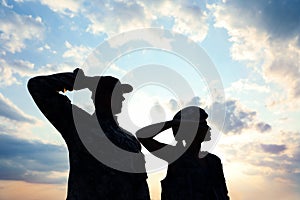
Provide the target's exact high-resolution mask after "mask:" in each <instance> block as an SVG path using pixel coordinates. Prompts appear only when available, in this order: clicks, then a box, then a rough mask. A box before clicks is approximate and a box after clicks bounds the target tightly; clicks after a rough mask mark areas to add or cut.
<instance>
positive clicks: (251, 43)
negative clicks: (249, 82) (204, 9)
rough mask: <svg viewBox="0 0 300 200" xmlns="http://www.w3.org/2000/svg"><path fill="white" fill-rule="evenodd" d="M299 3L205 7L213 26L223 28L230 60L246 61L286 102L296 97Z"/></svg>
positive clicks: (299, 67) (299, 94)
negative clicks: (272, 84) (230, 44)
mask: <svg viewBox="0 0 300 200" xmlns="http://www.w3.org/2000/svg"><path fill="white" fill-rule="evenodd" d="M299 6H300V5H299V1H295V0H292V1H259V0H255V1H247V2H246V1H237V0H230V1H226V3H220V4H215V5H213V6H209V7H210V9H211V11H212V12H213V15H214V16H215V26H216V27H219V28H224V29H226V31H227V33H228V35H229V37H230V38H229V41H230V42H232V46H231V50H230V51H231V57H232V58H233V59H235V60H238V61H243V62H246V63H247V65H248V66H249V67H252V68H253V69H254V70H255V71H257V72H259V73H260V74H261V76H262V77H263V78H264V80H265V81H266V82H274V83H276V84H277V85H278V86H279V87H281V90H282V89H284V92H281V91H280V93H281V95H285V101H284V102H283V101H282V99H276V100H275V101H277V103H278V104H279V103H285V104H287V102H289V105H291V104H292V105H296V103H292V102H295V101H298V100H299V99H300V98H299V97H300V91H299V90H300V89H299V88H300V87H299V83H300V61H299V56H300V45H299V38H300V35H299V32H300V31H299V30H300V14H299V12H298V10H299Z"/></svg>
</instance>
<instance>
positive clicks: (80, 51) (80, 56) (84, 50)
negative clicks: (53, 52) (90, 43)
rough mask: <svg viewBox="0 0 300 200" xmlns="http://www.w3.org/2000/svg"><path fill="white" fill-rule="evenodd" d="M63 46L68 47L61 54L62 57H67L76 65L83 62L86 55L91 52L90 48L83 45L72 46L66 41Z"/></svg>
mask: <svg viewBox="0 0 300 200" xmlns="http://www.w3.org/2000/svg"><path fill="white" fill-rule="evenodd" d="M65 46H66V47H67V48H68V50H67V51H65V52H64V53H63V55H62V57H63V58H69V59H71V60H72V62H73V63H74V64H76V65H77V66H78V65H80V63H83V62H84V61H85V59H86V58H87V56H88V55H89V54H90V53H91V51H92V49H91V48H89V47H86V46H83V45H79V46H74V45H72V44H71V43H69V42H68V41H66V42H65Z"/></svg>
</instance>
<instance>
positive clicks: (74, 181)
mask: <svg viewBox="0 0 300 200" xmlns="http://www.w3.org/2000/svg"><path fill="white" fill-rule="evenodd" d="M99 78H100V77H88V76H85V75H84V73H83V71H82V70H79V69H76V70H74V72H66V73H58V74H53V75H49V76H37V77H34V78H31V79H30V80H29V82H28V90H29V92H30V94H31V96H32V97H33V99H34V101H35V103H36V104H37V106H38V107H39V109H40V110H41V112H42V113H43V114H44V115H45V117H46V118H47V119H48V120H49V121H50V122H51V123H52V125H53V126H54V127H55V128H56V129H57V130H58V131H59V132H60V134H61V135H62V137H63V139H64V140H65V142H66V144H67V147H68V150H69V163H70V172H69V180H68V192H67V199H68V200H99V199H107V200H111V199H112V200H114V199H118V200H120V199H124V200H127V199H133V200H149V199H150V196H149V191H148V185H147V182H146V179H147V174H146V173H145V171H144V173H131V172H123V171H120V170H118V169H114V168H112V167H110V166H107V165H106V164H105V163H102V161H101V160H98V159H97V158H96V157H94V155H93V154H91V152H90V151H89V149H87V147H86V146H85V144H84V143H83V141H82V136H84V138H86V140H87V141H88V145H91V146H92V147H93V148H95V149H96V151H97V152H98V153H99V154H101V155H105V156H106V158H107V159H110V161H111V162H114V163H117V165H118V166H123V165H124V166H125V165H126V166H132V167H133V168H135V167H140V168H141V166H143V167H145V160H144V156H143V154H142V153H141V145H140V143H139V142H138V140H137V139H136V138H135V137H134V136H133V135H132V134H131V133H129V132H127V131H126V130H124V129H122V128H121V127H120V126H119V124H118V122H117V117H116V115H117V114H118V113H120V112H121V108H122V102H123V101H124V97H123V94H124V93H128V92H131V91H132V87H131V86H130V85H128V84H121V82H120V81H119V80H118V79H116V78H114V77H111V76H103V77H101V78H100V80H99ZM75 79H77V80H78V79H79V84H77V85H76V84H75ZM98 81H99V83H98ZM97 83H98V87H96V86H97ZM93 87H94V89H91V88H93ZM84 88H88V89H90V90H91V91H92V99H93V102H94V106H95V113H94V114H93V115H90V114H89V113H87V112H86V111H84V110H82V109H81V108H79V107H77V106H76V105H73V104H71V101H70V100H69V98H68V97H67V96H65V95H63V94H61V93H59V92H64V91H66V90H68V91H72V90H81V89H84ZM95 88H96V89H95ZM113 94H114V98H112V97H113ZM73 114H76V116H77V120H74V115H73ZM99 125H100V126H99ZM98 126H99V127H101V129H100V128H99V127H98ZM79 133H80V134H81V137H80V134H79ZM105 138H108V139H109V140H107V141H109V142H111V143H113V144H114V145H116V146H117V147H118V148H120V149H123V150H124V151H127V152H131V153H132V154H133V155H134V158H135V160H133V159H132V157H122V159H120V157H118V155H116V153H114V151H113V150H111V149H108V148H104V147H105V146H107V145H108V144H109V143H108V142H106V140H105ZM137 165H138V166H137Z"/></svg>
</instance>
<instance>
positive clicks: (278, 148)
mask: <svg viewBox="0 0 300 200" xmlns="http://www.w3.org/2000/svg"><path fill="white" fill-rule="evenodd" d="M261 148H262V149H263V150H264V152H266V153H272V154H279V153H281V152H284V151H285V150H286V149H287V147H286V145H284V144H281V145H279V144H261Z"/></svg>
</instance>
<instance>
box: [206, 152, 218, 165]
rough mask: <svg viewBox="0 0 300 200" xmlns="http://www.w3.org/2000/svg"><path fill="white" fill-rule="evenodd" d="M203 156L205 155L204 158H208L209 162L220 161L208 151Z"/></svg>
mask: <svg viewBox="0 0 300 200" xmlns="http://www.w3.org/2000/svg"><path fill="white" fill-rule="evenodd" d="M205 157H206V159H208V160H210V161H211V162H217V163H221V159H220V158H219V157H218V156H217V155H215V154H212V153H209V152H208V153H207V155H206V156H205Z"/></svg>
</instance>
